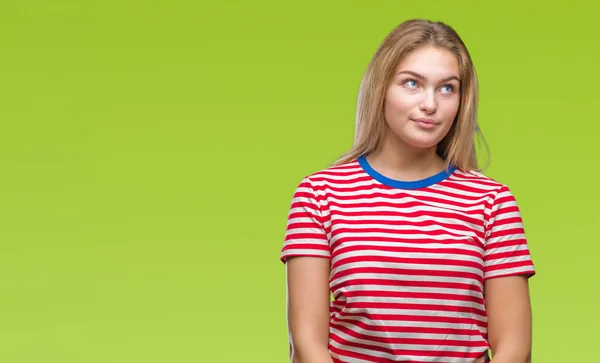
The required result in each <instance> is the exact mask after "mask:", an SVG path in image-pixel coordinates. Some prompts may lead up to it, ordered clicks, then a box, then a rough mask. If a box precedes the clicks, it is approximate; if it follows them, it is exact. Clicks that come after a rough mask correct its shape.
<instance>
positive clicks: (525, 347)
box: [485, 276, 532, 363]
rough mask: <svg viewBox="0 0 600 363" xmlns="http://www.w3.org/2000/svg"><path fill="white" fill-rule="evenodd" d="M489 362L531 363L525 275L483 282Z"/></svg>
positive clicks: (529, 319)
mask: <svg viewBox="0 0 600 363" xmlns="http://www.w3.org/2000/svg"><path fill="white" fill-rule="evenodd" d="M485 301H486V309H487V313H488V337H489V342H490V346H491V350H492V363H530V362H531V341H532V337H531V335H532V333H531V330H532V329H531V326H532V323H531V322H532V314H531V303H530V297H529V283H528V280H527V277H526V276H508V277H496V278H491V279H489V280H487V281H486V282H485Z"/></svg>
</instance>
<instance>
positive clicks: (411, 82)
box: [404, 79, 417, 88]
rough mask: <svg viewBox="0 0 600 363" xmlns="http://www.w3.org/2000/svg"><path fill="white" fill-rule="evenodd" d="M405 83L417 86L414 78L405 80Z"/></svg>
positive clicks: (409, 85) (411, 86) (410, 86)
mask: <svg viewBox="0 0 600 363" xmlns="http://www.w3.org/2000/svg"><path fill="white" fill-rule="evenodd" d="M404 84H405V85H407V86H408V87H409V88H413V87H416V86H417V82H416V81H415V80H412V79H409V80H407V81H405V82H404Z"/></svg>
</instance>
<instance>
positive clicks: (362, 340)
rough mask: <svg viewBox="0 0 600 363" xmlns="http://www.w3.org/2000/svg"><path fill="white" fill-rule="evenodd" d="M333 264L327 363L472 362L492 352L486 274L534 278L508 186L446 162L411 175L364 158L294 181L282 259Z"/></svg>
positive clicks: (519, 217)
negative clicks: (437, 169) (397, 174)
mask: <svg viewBox="0 0 600 363" xmlns="http://www.w3.org/2000/svg"><path fill="white" fill-rule="evenodd" d="M293 256H316V257H323V258H328V259H330V261H331V274H330V280H329V281H330V289H331V292H332V296H333V301H332V302H331V316H330V335H329V351H330V354H331V356H332V357H333V360H334V362H336V363H342V362H343V363H354V362H386V363H387V362H446V363H451V362H453V363H455V362H473V361H474V360H475V359H476V358H479V357H481V356H482V355H484V354H485V353H486V352H487V351H488V349H489V342H488V339H487V315H486V309H485V304H484V295H483V288H484V281H485V280H486V279H489V278H494V277H499V276H509V275H526V276H533V275H534V274H535V270H534V266H533V262H532V259H531V256H530V253H529V248H528V245H527V241H526V237H525V234H524V230H523V223H522V219H521V215H520V212H519V208H518V206H517V203H516V201H515V198H514V197H513V195H512V193H511V191H510V190H509V188H508V187H507V186H506V185H503V184H501V183H498V182H497V181H494V180H493V179H491V178H489V177H487V176H484V175H483V174H481V173H476V172H468V173H467V172H465V171H462V170H460V169H457V168H450V169H449V170H447V171H443V172H441V173H439V174H437V175H434V176H432V177H430V178H427V179H423V180H420V181H415V182H405V181H397V180H393V179H389V178H386V177H385V176H383V175H381V174H379V173H377V172H376V171H375V170H374V169H373V168H371V166H370V165H369V164H368V162H367V161H366V159H365V158H364V157H361V158H358V159H357V160H355V161H353V162H350V163H347V164H344V165H340V166H334V167H329V168H327V169H323V170H321V171H318V172H316V173H314V174H312V175H310V176H307V177H306V178H304V179H303V180H302V182H301V183H300V185H299V186H298V188H297V189H296V191H295V193H294V196H293V200H292V205H291V208H290V213H289V216H288V223H287V229H286V235H285V243H284V246H283V249H282V251H281V260H282V261H283V262H285V261H286V259H288V258H290V257H293Z"/></svg>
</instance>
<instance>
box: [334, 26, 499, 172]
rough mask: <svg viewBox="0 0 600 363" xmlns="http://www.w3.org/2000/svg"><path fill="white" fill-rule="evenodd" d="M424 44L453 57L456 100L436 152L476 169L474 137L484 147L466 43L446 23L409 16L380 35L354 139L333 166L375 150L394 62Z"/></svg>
mask: <svg viewBox="0 0 600 363" xmlns="http://www.w3.org/2000/svg"><path fill="white" fill-rule="evenodd" d="M423 46H435V47H439V48H442V49H446V50H448V51H450V52H451V53H452V54H454V55H455V56H456V58H457V60H458V64H459V72H460V105H459V108H458V112H457V114H456V119H455V120H454V123H453V125H452V127H451V128H450V130H449V131H448V134H447V135H446V136H445V137H444V138H443V139H442V140H441V141H440V142H439V143H438V145H437V154H438V155H439V156H440V157H441V158H442V159H444V160H445V162H446V167H449V166H450V165H454V166H456V167H457V168H460V169H462V170H465V171H469V170H476V171H481V169H479V168H478V165H477V155H476V149H475V143H474V136H475V135H476V134H477V135H478V136H479V137H480V140H481V141H483V144H484V146H485V148H486V151H487V154H488V164H489V148H488V146H487V144H486V142H485V139H484V138H483V134H482V133H481V130H480V129H479V126H478V125H477V104H478V93H479V90H478V82H477V74H476V72H475V68H474V66H473V62H472V60H471V56H470V55H469V52H468V50H467V47H466V46H465V44H464V43H463V41H462V40H461V38H460V37H459V35H458V34H457V33H456V31H455V30H454V29H453V28H451V27H450V26H448V25H446V24H444V23H442V22H433V21H429V20H423V19H412V20H408V21H405V22H403V23H402V24H400V25H398V26H397V27H396V28H395V29H394V30H392V32H391V33H390V34H388V35H387V37H386V38H385V39H384V40H383V42H382V43H381V45H380V46H379V48H378V49H377V51H376V52H375V54H374V56H373V58H372V59H371V62H370V63H369V65H368V67H367V69H366V72H365V73H364V75H363V78H362V81H361V83H360V88H359V92H358V100H357V106H356V125H355V127H356V129H355V136H354V144H353V145H352V147H351V148H350V150H349V151H347V152H346V153H345V154H343V155H342V156H341V157H340V158H339V159H338V160H337V161H335V162H334V164H333V165H341V164H345V163H347V162H350V161H353V160H355V159H357V158H358V157H360V156H362V155H365V154H368V153H371V152H374V151H376V150H378V149H379V148H380V147H381V145H382V142H383V138H384V136H385V134H386V132H387V124H386V122H385V119H384V113H383V107H384V103H385V95H386V92H387V89H388V87H389V85H390V83H391V81H392V78H393V75H394V73H395V70H396V67H397V66H398V64H399V63H400V62H401V61H402V60H403V59H404V58H405V57H406V56H407V55H408V54H410V53H411V52H412V51H414V50H415V49H417V48H420V47H423Z"/></svg>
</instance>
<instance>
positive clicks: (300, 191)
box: [280, 177, 330, 263]
mask: <svg viewBox="0 0 600 363" xmlns="http://www.w3.org/2000/svg"><path fill="white" fill-rule="evenodd" d="M294 256H314V257H323V258H329V257H330V251H329V240H328V238H327V233H326V231H325V228H324V220H323V216H322V213H321V207H320V205H319V202H318V200H317V195H316V193H315V189H314V187H313V185H312V182H311V180H310V179H309V178H308V177H306V178H304V179H303V180H302V182H301V183H300V185H299V186H298V187H297V188H296V190H295V192H294V196H293V198H292V204H291V207H290V210H289V214H288V219H287V226H286V231H285V240H284V244H283V249H282V250H281V256H280V258H281V261H282V262H283V263H285V262H286V261H287V259H288V258H290V257H294Z"/></svg>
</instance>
